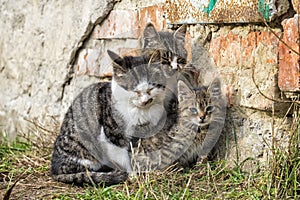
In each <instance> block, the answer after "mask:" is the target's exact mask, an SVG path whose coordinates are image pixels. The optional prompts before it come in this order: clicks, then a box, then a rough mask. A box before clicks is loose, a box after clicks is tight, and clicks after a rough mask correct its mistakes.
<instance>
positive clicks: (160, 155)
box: [131, 80, 199, 172]
mask: <svg viewBox="0 0 300 200" xmlns="http://www.w3.org/2000/svg"><path fill="white" fill-rule="evenodd" d="M177 89H178V120H177V123H176V124H175V125H174V126H172V128H171V129H169V130H166V129H165V130H162V131H161V132H160V133H158V134H157V135H155V136H152V137H150V138H143V139H140V140H139V141H138V145H137V147H135V148H133V150H132V154H131V159H132V165H133V168H134V170H135V171H137V172H144V171H151V170H160V169H163V168H165V167H167V166H169V165H170V164H172V163H173V162H174V161H175V160H176V159H177V158H178V157H180V156H181V155H182V154H183V153H184V152H185V151H186V149H187V148H189V146H190V145H191V143H192V141H193V140H194V138H195V136H196V133H197V131H198V126H199V122H198V121H199V120H198V113H197V112H196V111H197V104H198V102H197V99H196V93H195V91H194V90H192V89H190V87H189V86H188V84H186V83H185V82H184V81H183V80H178V83H177Z"/></svg>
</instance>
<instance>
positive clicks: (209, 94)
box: [178, 78, 221, 127]
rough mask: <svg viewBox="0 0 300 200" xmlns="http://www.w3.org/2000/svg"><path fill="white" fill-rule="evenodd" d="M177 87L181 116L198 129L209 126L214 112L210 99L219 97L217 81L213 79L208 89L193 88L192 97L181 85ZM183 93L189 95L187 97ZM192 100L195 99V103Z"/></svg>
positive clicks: (204, 87)
mask: <svg viewBox="0 0 300 200" xmlns="http://www.w3.org/2000/svg"><path fill="white" fill-rule="evenodd" d="M178 87H180V88H178V90H179V91H178V92H179V94H178V101H179V107H180V108H181V109H180V110H181V112H182V115H183V116H184V117H186V118H189V119H190V120H191V121H192V122H193V123H194V124H198V125H199V126H200V127H204V126H206V125H209V124H210V122H211V120H212V117H213V116H212V115H213V113H214V111H215V106H214V105H213V103H212V98H218V97H219V96H220V95H221V88H220V81H219V79H217V78H216V79H214V80H213V81H212V83H211V84H210V86H208V87H207V86H202V87H198V88H195V89H194V90H193V92H194V94H193V95H192V94H191V91H190V90H189V89H188V88H184V87H183V86H182V84H181V85H180V84H179V85H178ZM186 87H187V86H186ZM184 93H186V94H188V93H189V95H186V94H184ZM183 98H184V99H183ZM193 99H196V101H195V100H193Z"/></svg>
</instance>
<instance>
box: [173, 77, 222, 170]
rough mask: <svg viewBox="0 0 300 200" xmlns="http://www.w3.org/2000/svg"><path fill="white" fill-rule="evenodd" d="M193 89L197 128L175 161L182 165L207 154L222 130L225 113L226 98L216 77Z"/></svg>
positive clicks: (194, 161) (190, 163)
mask: <svg viewBox="0 0 300 200" xmlns="http://www.w3.org/2000/svg"><path fill="white" fill-rule="evenodd" d="M194 90H195V92H196V99H197V107H196V108H197V110H195V113H197V115H198V125H199V128H198V132H197V134H196V137H195V139H194V140H193V142H192V144H191V145H190V146H189V148H188V149H187V150H186V151H185V152H184V153H183V154H182V155H181V156H180V157H179V158H178V160H177V161H176V162H177V163H178V165H180V166H182V167H190V166H192V165H193V164H195V163H196V162H198V161H201V160H202V159H203V158H206V157H207V156H208V154H209V153H210V151H211V150H212V148H213V147H214V146H215V144H216V143H217V141H218V138H219V136H220V134H221V132H222V128H223V125H224V121H225V115H226V100H225V98H224V96H223V95H222V91H221V82H220V80H219V79H218V78H215V79H214V80H213V81H212V82H211V84H210V85H209V86H200V87H199V86H198V87H195V88H194Z"/></svg>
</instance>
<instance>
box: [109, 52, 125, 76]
mask: <svg viewBox="0 0 300 200" xmlns="http://www.w3.org/2000/svg"><path fill="white" fill-rule="evenodd" d="M107 53H108V55H109V57H110V58H111V59H112V61H113V71H114V75H115V76H120V75H121V74H123V73H124V72H125V71H126V70H124V68H123V65H124V59H123V58H122V57H120V56H119V55H118V54H116V53H115V52H113V51H111V50H109V49H108V50H107Z"/></svg>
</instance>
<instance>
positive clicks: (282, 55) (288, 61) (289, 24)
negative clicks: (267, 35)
mask: <svg viewBox="0 0 300 200" xmlns="http://www.w3.org/2000/svg"><path fill="white" fill-rule="evenodd" d="M297 16H298V17H297ZM298 20H299V15H295V17H294V18H290V19H286V20H284V21H283V22H282V26H283V30H284V32H283V37H282V40H283V41H284V42H285V43H286V44H287V45H288V46H289V47H290V48H292V49H294V50H295V51H297V52H298V54H297V53H295V52H293V51H292V50H291V49H290V48H289V47H287V46H286V45H285V44H283V43H282V42H281V43H280V44H279V66H278V68H279V72H278V85H279V88H280V89H281V90H282V91H290V92H293V91H299V90H300V87H299V76H300V74H299V39H300V38H299V29H298V27H299V26H298ZM297 41H298V42H297Z"/></svg>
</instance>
